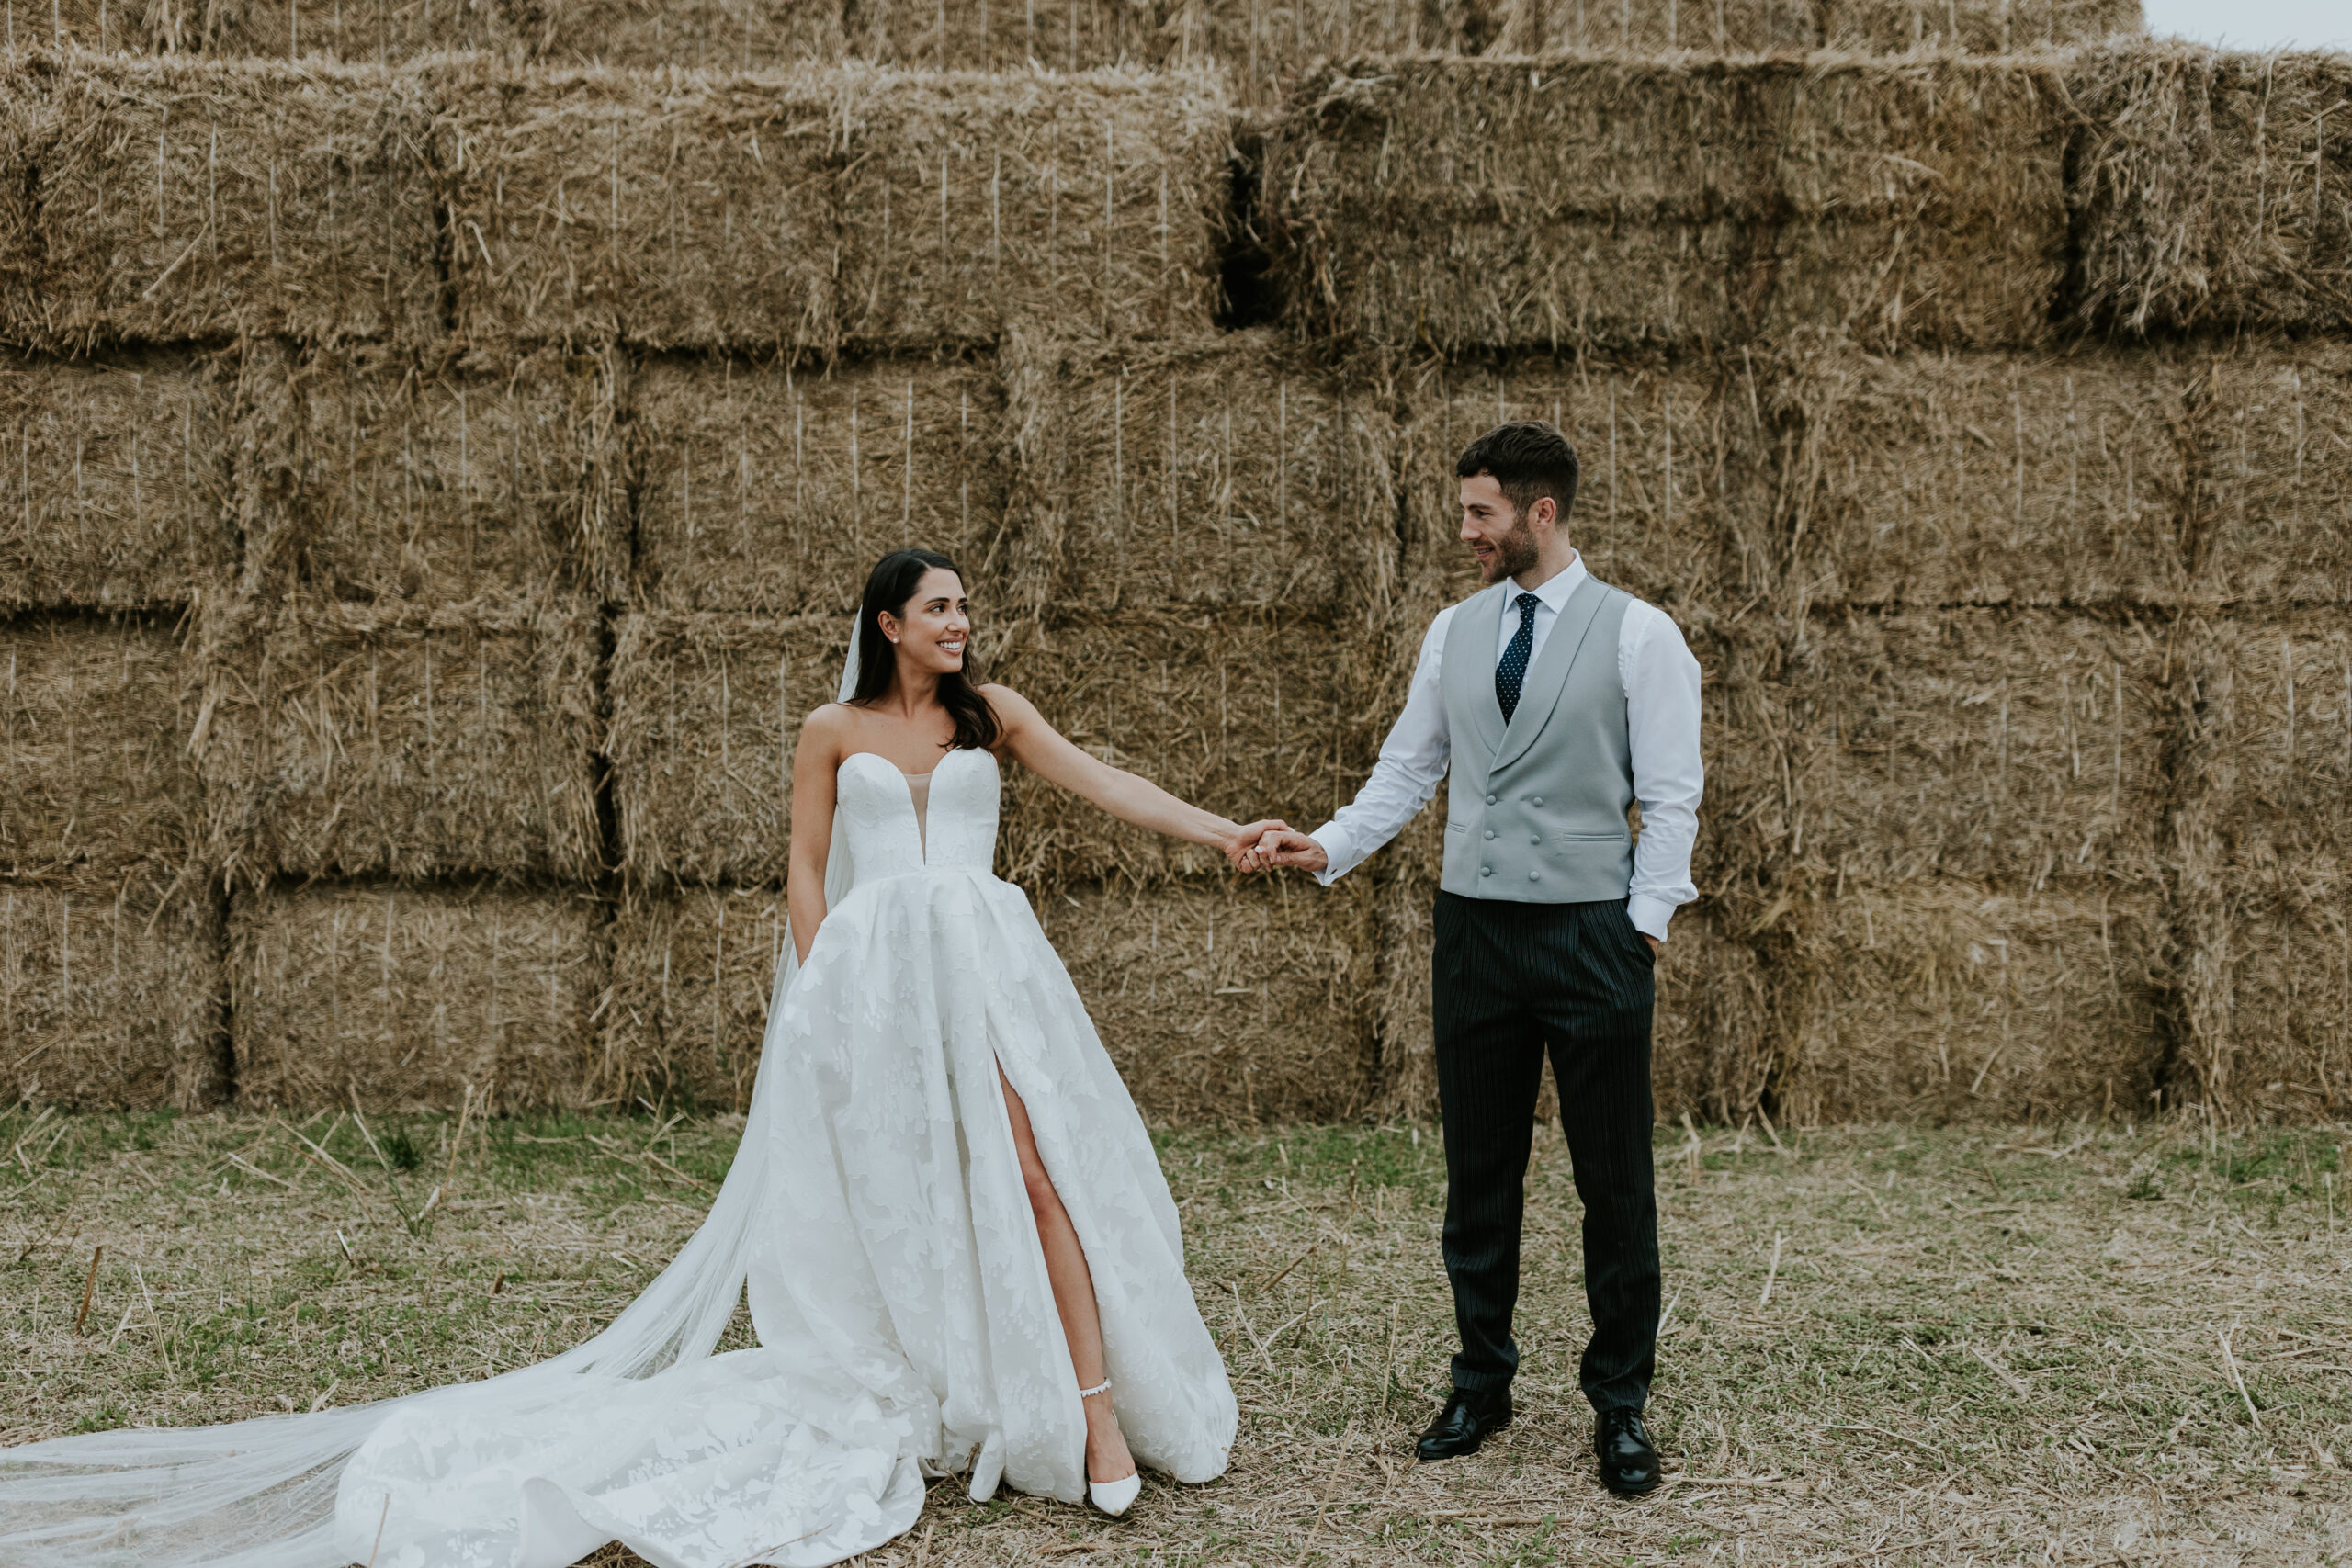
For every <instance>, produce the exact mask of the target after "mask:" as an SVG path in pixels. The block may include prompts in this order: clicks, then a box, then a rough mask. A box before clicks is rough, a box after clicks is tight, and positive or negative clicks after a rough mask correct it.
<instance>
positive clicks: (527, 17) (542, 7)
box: [506, 0, 846, 71]
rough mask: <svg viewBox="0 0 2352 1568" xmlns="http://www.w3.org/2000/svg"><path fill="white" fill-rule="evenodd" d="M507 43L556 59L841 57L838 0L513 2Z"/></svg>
mask: <svg viewBox="0 0 2352 1568" xmlns="http://www.w3.org/2000/svg"><path fill="white" fill-rule="evenodd" d="M506 14H507V16H508V17H509V20H510V24H511V26H512V28H513V30H514V43H513V44H512V45H511V46H510V48H513V49H516V50H519V51H520V52H521V53H522V54H523V55H524V57H525V58H526V59H529V60H533V61H544V62H549V63H552V64H557V65H617V66H632V67H651V66H659V65H677V66H683V67H684V68H686V69H689V70H694V71H771V70H775V69H776V68H778V67H784V66H793V65H801V64H807V63H809V62H832V61H837V60H840V59H841V58H842V53H843V51H844V49H845V42H846V40H845V36H844V32H843V28H842V21H843V17H842V6H841V4H840V0H684V4H664V3H663V0H560V3H548V0H533V3H531V4H527V5H526V4H511V5H509V6H507V7H506Z"/></svg>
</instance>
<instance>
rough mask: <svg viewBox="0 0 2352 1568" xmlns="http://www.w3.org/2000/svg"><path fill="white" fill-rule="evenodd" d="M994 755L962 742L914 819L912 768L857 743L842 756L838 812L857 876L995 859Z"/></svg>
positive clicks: (972, 867) (963, 867)
mask: <svg viewBox="0 0 2352 1568" xmlns="http://www.w3.org/2000/svg"><path fill="white" fill-rule="evenodd" d="M997 788H998V778H997V767H996V759H995V758H994V757H992V756H990V755H989V753H988V752H986V751H978V750H954V751H950V752H948V753H947V754H946V755H945V756H944V757H942V758H941V759H940V760H939V766H938V768H937V769H935V770H934V771H933V773H932V774H931V801H930V809H929V811H928V812H927V813H926V818H925V820H924V821H922V822H918V821H916V819H915V802H914V794H913V792H912V790H911V789H910V787H909V785H908V783H907V775H906V774H905V773H901V772H899V768H898V765H897V764H896V763H894V762H892V761H890V760H889V759H888V757H884V756H880V755H878V754H876V753H875V752H872V751H853V752H851V753H850V754H849V755H848V756H847V757H845V758H843V759H842V766H841V773H840V774H839V776H838V778H837V780H836V789H835V799H834V805H833V810H834V812H835V813H836V814H837V815H839V817H840V818H841V821H842V843H843V844H844V845H845V847H846V848H847V849H848V851H849V855H850V863H851V864H852V865H853V866H854V868H855V874H856V879H857V882H858V883H859V884H864V883H868V882H874V881H878V880H879V879H881V878H883V877H886V876H910V875H914V874H919V873H922V872H926V871H930V872H939V871H976V872H979V873H981V874H987V872H988V870H989V866H990V865H991V864H992V863H994V861H995V859H996V818H997Z"/></svg>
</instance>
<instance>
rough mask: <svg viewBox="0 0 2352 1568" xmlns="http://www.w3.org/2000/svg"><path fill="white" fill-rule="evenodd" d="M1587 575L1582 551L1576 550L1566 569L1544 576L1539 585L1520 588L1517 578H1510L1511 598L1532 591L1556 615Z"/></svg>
mask: <svg viewBox="0 0 2352 1568" xmlns="http://www.w3.org/2000/svg"><path fill="white" fill-rule="evenodd" d="M1589 575H1590V574H1589V573H1588V572H1587V571H1586V570H1585V569H1584V552H1583V551H1582V550H1578V551H1577V553H1576V556H1575V558H1573V559H1571V560H1570V561H1569V562H1568V564H1567V567H1566V570H1560V571H1555V572H1554V573H1553V574H1552V575H1551V576H1550V577H1547V578H1545V579H1544V582H1543V584H1542V586H1540V587H1536V588H1521V586H1520V585H1519V579H1517V578H1516V577H1514V578H1512V579H1511V580H1510V592H1511V598H1512V599H1513V600H1514V601H1516V600H1517V599H1518V597H1519V595H1521V593H1532V594H1534V595H1535V597H1536V598H1538V599H1540V600H1542V601H1543V602H1544V608H1545V609H1547V610H1549V611H1551V612H1552V613H1553V614H1554V615H1558V614H1559V613H1560V612H1561V610H1562V609H1564V608H1566V605H1567V603H1568V595H1569V594H1571V593H1574V592H1576V591H1577V587H1578V586H1579V585H1581V584H1582V583H1583V581H1584V580H1585V578H1586V577H1587V576H1589ZM1508 607H1509V606H1506V608H1508Z"/></svg>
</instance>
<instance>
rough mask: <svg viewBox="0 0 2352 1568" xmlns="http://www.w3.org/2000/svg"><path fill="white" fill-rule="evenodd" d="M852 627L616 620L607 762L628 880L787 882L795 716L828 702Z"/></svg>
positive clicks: (807, 620)
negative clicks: (611, 778)
mask: <svg viewBox="0 0 2352 1568" xmlns="http://www.w3.org/2000/svg"><path fill="white" fill-rule="evenodd" d="M849 625H850V620H849V618H848V617H846V616H842V617H833V616H814V615H811V616H803V617H798V618H796V619H792V620H768V619H765V618H763V617H759V616H752V615H720V614H713V613H708V612H702V613H680V612H650V613H640V614H634V615H625V616H623V617H622V618H621V621H620V626H619V633H618V636H617V637H616V640H615V643H614V648H613V665H612V730H611V735H610V738H609V739H608V740H607V742H606V745H605V755H606V756H608V757H609V758H610V759H611V761H612V769H613V800H614V810H615V816H616V828H617V829H618V836H619V840H620V864H621V866H622V867H623V868H624V869H625V870H626V871H627V872H628V875H629V876H630V877H631V879H632V880H635V881H639V882H642V883H646V884H650V885H656V886H659V885H662V884H664V883H675V882H686V883H713V882H725V881H740V882H752V883H773V884H775V885H776V886H782V885H783V882H784V878H785V873H786V856H787V854H788V853H789V852H790V848H791V826H792V823H791V810H792V759H793V753H794V751H795V750H796V749H797V747H798V746H799V744H800V721H801V719H802V717H803V716H806V715H807V714H808V712H809V709H810V708H812V707H817V706H820V705H823V704H825V703H829V702H831V701H832V700H833V691H834V686H835V683H836V682H837V681H838V680H839V678H840V673H841V660H842V650H843V647H844V643H845V637H846V633H847V629H848V626H849Z"/></svg>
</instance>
